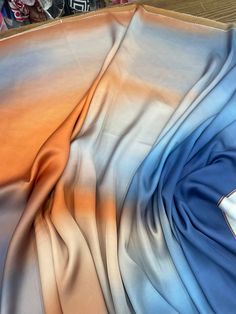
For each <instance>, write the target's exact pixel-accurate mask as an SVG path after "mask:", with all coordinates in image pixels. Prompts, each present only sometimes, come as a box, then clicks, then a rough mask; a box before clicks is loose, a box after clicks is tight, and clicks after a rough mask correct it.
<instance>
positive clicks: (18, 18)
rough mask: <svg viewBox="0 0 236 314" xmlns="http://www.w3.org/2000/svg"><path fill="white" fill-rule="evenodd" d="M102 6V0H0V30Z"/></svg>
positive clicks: (103, 3) (103, 4)
mask: <svg viewBox="0 0 236 314" xmlns="http://www.w3.org/2000/svg"><path fill="white" fill-rule="evenodd" d="M122 1H126V0H122ZM126 2H128V1H126ZM117 3H121V2H117ZM123 3H125V2H123ZM114 4H115V2H114ZM102 7H105V2H104V0H0V14H1V15H0V32H2V31H5V30H7V29H9V28H15V27H20V26H22V25H26V24H30V23H37V22H43V21H45V20H48V19H49V20H50V19H55V18H58V17H61V16H67V15H71V14H75V13H77V12H88V11H93V10H96V9H99V8H102Z"/></svg>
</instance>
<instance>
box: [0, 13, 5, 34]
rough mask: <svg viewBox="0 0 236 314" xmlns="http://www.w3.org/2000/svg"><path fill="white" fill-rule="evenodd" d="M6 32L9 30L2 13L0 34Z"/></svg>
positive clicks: (0, 16) (0, 14)
mask: <svg viewBox="0 0 236 314" xmlns="http://www.w3.org/2000/svg"><path fill="white" fill-rule="evenodd" d="M6 30H7V25H6V23H5V21H4V18H3V16H2V13H1V12H0V32H3V31H6Z"/></svg>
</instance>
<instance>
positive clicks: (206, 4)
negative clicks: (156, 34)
mask: <svg viewBox="0 0 236 314" xmlns="http://www.w3.org/2000/svg"><path fill="white" fill-rule="evenodd" d="M140 3H144V4H148V5H152V6H155V7H159V8H162V9H167V10H173V11H177V12H181V13H187V14H191V15H195V16H200V17H204V18H208V19H211V20H215V21H220V22H223V23H236V0H141V1H140Z"/></svg>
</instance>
